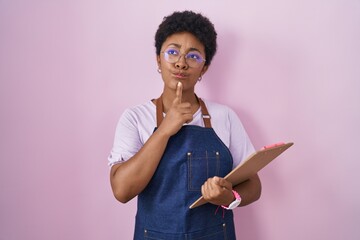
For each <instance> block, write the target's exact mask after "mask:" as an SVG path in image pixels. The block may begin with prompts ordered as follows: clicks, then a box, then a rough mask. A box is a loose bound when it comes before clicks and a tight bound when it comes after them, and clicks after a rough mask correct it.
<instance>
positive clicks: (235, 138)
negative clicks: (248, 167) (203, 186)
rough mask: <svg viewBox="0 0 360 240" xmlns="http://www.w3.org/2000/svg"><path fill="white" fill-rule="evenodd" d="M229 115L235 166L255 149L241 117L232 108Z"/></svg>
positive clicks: (231, 150)
mask: <svg viewBox="0 0 360 240" xmlns="http://www.w3.org/2000/svg"><path fill="white" fill-rule="evenodd" d="M228 117H229V122H230V144H229V149H230V152H231V154H232V155H233V161H234V167H236V166H237V165H238V164H239V163H240V162H241V161H242V160H244V159H246V158H247V157H248V156H249V155H250V154H252V153H254V152H255V149H254V146H253V144H252V143H251V140H250V138H249V136H248V134H247V132H246V130H245V128H244V126H243V124H242V122H241V121H240V119H239V117H238V116H237V114H236V113H235V112H234V111H233V110H232V109H230V108H229V114H228Z"/></svg>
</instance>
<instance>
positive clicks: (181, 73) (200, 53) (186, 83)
mask: <svg viewBox="0 0 360 240" xmlns="http://www.w3.org/2000/svg"><path fill="white" fill-rule="evenodd" d="M205 59H206V56H205V47H204V45H203V44H202V43H201V42H200V41H199V40H198V39H197V38H196V37H195V36H194V35H192V34H191V33H188V32H181V33H175V34H172V35H170V36H169V37H168V38H167V39H166V41H165V42H164V43H163V45H162V47H161V53H160V55H159V56H157V62H158V66H159V68H160V69H161V75H162V78H163V81H164V84H165V89H166V88H168V89H172V90H174V89H176V85H177V83H178V82H179V81H180V82H182V84H183V91H187V90H190V91H194V87H195V85H196V83H197V80H198V78H199V77H200V76H202V75H203V74H204V73H205V72H206V70H207V66H205V61H204V60H205Z"/></svg>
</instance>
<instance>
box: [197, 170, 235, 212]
mask: <svg viewBox="0 0 360 240" xmlns="http://www.w3.org/2000/svg"><path fill="white" fill-rule="evenodd" d="M201 193H202V195H203V197H204V199H205V200H206V201H208V202H210V203H212V204H215V205H225V206H228V205H229V204H230V203H231V202H233V201H234V199H235V197H234V195H233V193H232V184H231V182H229V181H227V180H225V179H224V178H220V177H213V178H209V179H208V180H207V181H206V182H205V183H204V184H203V185H202V186H201Z"/></svg>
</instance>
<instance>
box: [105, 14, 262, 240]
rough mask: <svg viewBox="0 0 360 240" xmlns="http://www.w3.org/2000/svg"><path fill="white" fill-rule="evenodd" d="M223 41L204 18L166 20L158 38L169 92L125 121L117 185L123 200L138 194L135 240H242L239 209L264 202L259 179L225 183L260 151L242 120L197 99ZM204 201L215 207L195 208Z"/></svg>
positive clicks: (117, 153)
mask: <svg viewBox="0 0 360 240" xmlns="http://www.w3.org/2000/svg"><path fill="white" fill-rule="evenodd" d="M216 35H217V34H216V32H215V29H214V26H213V24H212V23H211V22H210V21H209V19H207V18H206V17H204V16H202V15H201V14H197V13H194V12H191V11H184V12H174V13H173V14H171V15H170V16H167V17H165V18H164V20H163V22H162V23H161V24H160V26H159V28H158V30H157V32H156V35H155V47H156V54H157V64H158V72H159V73H160V74H161V77H162V79H163V82H164V89H163V92H162V94H161V96H160V97H159V98H158V99H153V100H151V101H149V102H146V103H145V104H142V105H139V106H136V107H133V108H129V109H127V110H126V111H125V112H124V113H123V115H122V117H121V118H120V121H119V123H118V126H117V129H116V134H115V141H114V146H113V149H112V152H111V155H110V156H109V161H110V165H111V173H110V180H111V186H112V190H113V193H114V196H115V197H116V199H117V200H119V201H120V202H122V203H126V202H127V201H129V200H131V199H132V198H134V197H136V196H138V210H137V214H136V224H135V235H134V239H166V240H171V239H206V240H209V239H213V240H217V239H235V229H234V222H233V213H232V209H234V208H235V207H237V206H245V205H247V204H250V203H252V202H254V201H256V200H257V199H258V198H259V197H260V192H261V184H260V180H259V177H258V176H257V175H255V176H253V177H251V178H250V179H249V180H247V181H246V182H244V183H241V184H239V185H237V186H234V187H233V186H232V184H231V183H230V182H228V181H227V180H225V179H224V178H223V177H224V176H225V175H226V174H227V173H229V172H230V171H231V170H232V169H233V168H234V167H235V166H236V165H238V164H239V163H240V162H241V160H242V159H244V158H245V157H247V156H248V155H250V154H251V153H252V152H253V151H254V148H253V146H252V144H251V142H250V140H249V138H248V136H247V134H246V132H245V130H244V128H243V126H242V124H241V122H240V120H239V119H238V117H237V116H236V114H235V113H234V112H233V111H232V110H231V109H229V108H228V107H226V106H223V105H220V104H217V103H214V102H211V101H207V100H202V99H200V98H198V97H197V96H196V94H195V85H196V84H197V82H198V81H200V80H201V78H202V76H203V75H204V74H205V73H206V71H207V70H208V68H209V66H210V63H211V60H212V58H213V56H214V54H215V52H216ZM201 195H203V196H204V198H205V200H207V201H208V202H209V203H207V204H205V205H202V206H200V207H197V208H194V209H189V206H190V205H191V204H192V203H193V202H194V201H195V200H196V199H197V198H198V197H199V196H201ZM219 206H222V208H223V209H226V210H223V211H224V212H223V213H220V214H216V213H217V209H218V207H219Z"/></svg>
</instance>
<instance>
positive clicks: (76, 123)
mask: <svg viewBox="0 0 360 240" xmlns="http://www.w3.org/2000/svg"><path fill="white" fill-rule="evenodd" d="M174 6H180V7H174ZM184 9H192V10H195V11H201V12H203V13H204V14H206V15H207V16H208V17H209V18H210V19H211V20H212V21H213V22H214V23H215V25H216V28H217V31H218V34H219V51H218V54H217V56H216V57H215V59H214V62H213V64H212V66H211V68H210V70H209V72H208V73H207V74H206V75H205V77H204V79H203V81H202V82H201V83H200V85H199V87H198V92H199V95H201V96H203V97H207V98H210V99H213V100H217V101H219V102H222V103H225V104H228V105H230V106H231V107H233V108H234V109H235V110H236V111H237V113H238V114H239V116H240V117H241V118H242V120H243V123H244V125H245V126H246V128H247V129H248V132H249V134H250V136H251V138H252V139H253V142H254V144H255V146H256V147H257V148H259V147H261V146H263V145H265V144H269V143H273V142H277V141H294V142H295V146H294V147H293V148H292V149H291V150H289V151H288V152H286V153H285V154H284V155H283V156H282V157H280V158H279V159H278V160H277V161H276V162H274V163H272V164H271V165H270V166H269V167H268V168H266V169H264V170H263V171H262V172H261V174H260V176H261V178H262V182H263V194H262V198H261V199H260V200H259V201H258V202H256V203H255V204H253V205H251V206H249V207H246V208H242V209H238V210H237V211H236V220H237V232H238V236H239V238H241V239H253V240H263V239H266V240H279V239H280V240H288V239H292V240H300V239H301V240H303V239H317V240H325V239H326V240H329V239H333V240H335V239H359V238H360V230H359V227H358V224H359V222H360V207H359V202H360V193H359V189H360V184H359V183H360V181H359V180H358V179H357V178H356V177H357V175H358V171H359V167H360V161H359V157H358V154H357V153H356V150H357V149H358V142H359V140H358V138H359V136H360V127H359V122H360V104H359V103H360V91H359V90H360V81H359V76H360V65H359V63H360V45H359V42H360V28H359V25H360V3H359V1H357V0H343V1H333V0H312V1H304V0H295V1H285V0H275V1H265V0H262V1H205V0H199V1H182V2H181V4H180V3H179V2H176V4H175V2H173V1H156V5H155V3H154V1H145V0H144V1H126V2H125V1H122V2H121V1H100V0H86V1H85V0H84V1H41V0H33V1H22V0H11V1H10V0H9V1H0V112H1V124H0V133H1V134H0V193H1V197H0V239H1V240H2V239H4V240H5V239H6V240H13V239H34V240H35V239H36V240H43V239H44V240H45V239H53V240H62V239H88V240H97V239H132V232H133V221H134V214H135V209H136V208H135V207H136V206H135V203H136V201H135V200H133V201H131V202H130V203H128V204H126V205H122V204H120V203H118V202H116V200H115V199H114V198H113V196H112V193H111V190H110V185H109V181H108V170H109V169H108V167H107V160H106V158H107V154H108V153H109V151H110V148H111V145H112V141H113V135H114V130H115V125H116V122H117V120H118V117H119V115H120V114H121V113H122V111H123V110H124V108H125V107H127V106H132V105H134V104H138V103H142V102H144V101H146V100H148V99H150V98H152V97H156V96H158V95H159V94H160V92H161V87H162V83H161V80H160V78H159V75H158V74H157V72H156V64H155V54H154V47H153V36H154V33H155V31H156V28H157V26H158V24H159V23H160V21H161V20H162V17H163V16H164V15H167V14H169V13H170V12H172V11H173V10H184Z"/></svg>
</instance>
